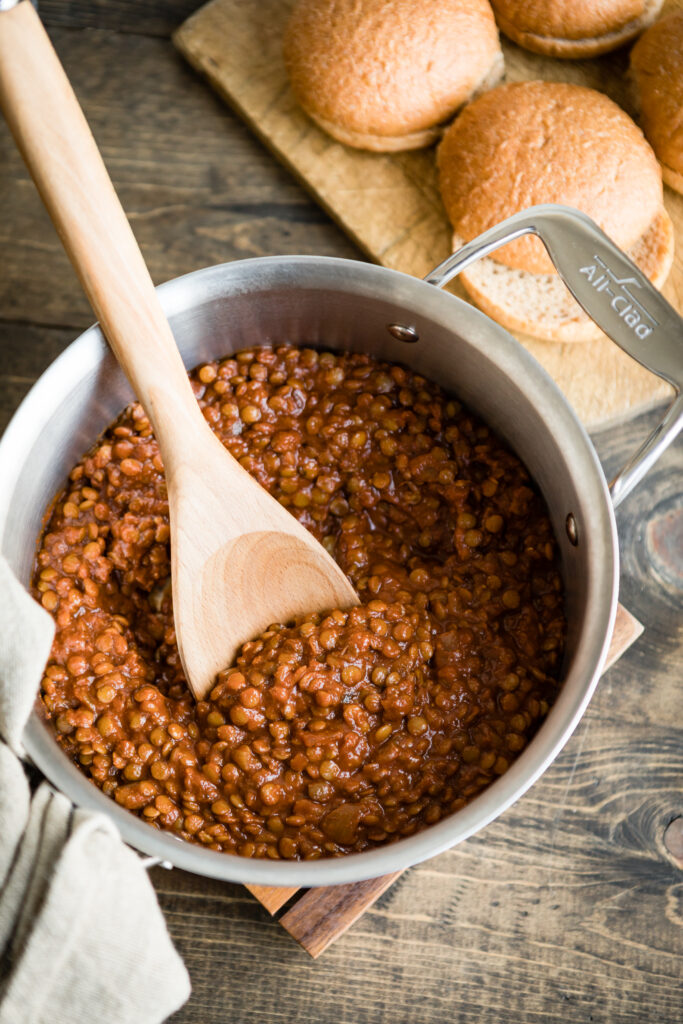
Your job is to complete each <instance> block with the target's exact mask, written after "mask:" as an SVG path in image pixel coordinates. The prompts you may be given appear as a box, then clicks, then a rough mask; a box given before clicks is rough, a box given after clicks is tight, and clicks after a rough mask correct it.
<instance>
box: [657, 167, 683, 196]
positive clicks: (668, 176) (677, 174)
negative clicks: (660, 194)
mask: <svg viewBox="0 0 683 1024" xmlns="http://www.w3.org/2000/svg"><path fill="white" fill-rule="evenodd" d="M661 167H662V177H663V178H664V181H665V182H666V183H667V185H668V186H669V188H673V189H675V191H676V192H680V193H681V195H683V173H682V172H681V171H675V170H674V169H673V167H668V166H667V165H666V164H662V165H661Z"/></svg>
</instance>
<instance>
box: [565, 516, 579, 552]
mask: <svg viewBox="0 0 683 1024" xmlns="http://www.w3.org/2000/svg"><path fill="white" fill-rule="evenodd" d="M565 527H566V530H567V536H568V537H569V543H570V544H573V545H574V547H577V545H578V543H579V530H578V527H577V525H576V519H574V516H573V513H571V512H570V513H569V515H568V516H567V519H566V521H565Z"/></svg>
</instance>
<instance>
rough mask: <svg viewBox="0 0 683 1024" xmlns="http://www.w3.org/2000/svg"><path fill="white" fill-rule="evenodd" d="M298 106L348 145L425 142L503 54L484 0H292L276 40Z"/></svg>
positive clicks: (497, 70)
mask: <svg viewBox="0 0 683 1024" xmlns="http://www.w3.org/2000/svg"><path fill="white" fill-rule="evenodd" d="M284 57H285V65H286V67H287V72H288V74H289V78H290V82H291V85H292V90H293V92H294V95H295V96H296V98H297V100H298V101H299V103H300V104H301V106H302V107H303V108H304V110H305V111H306V112H307V113H308V114H309V115H310V116H311V117H312V118H313V119H314V120H315V121H317V122H318V124H320V125H321V126H322V127H323V128H325V129H326V130H327V131H328V132H329V133H330V134H332V135H334V137H335V138H337V139H340V141H342V142H345V143H347V144H349V145H356V146H362V147H364V148H368V149H379V150H391V149H405V148H414V147H416V146H420V145H427V144H429V143H430V142H432V141H434V139H435V138H436V137H437V132H436V126H438V125H439V124H440V123H442V122H443V121H445V120H447V119H448V118H449V117H451V116H452V115H453V113H454V112H455V111H456V110H457V109H458V107H460V106H461V105H462V104H463V103H464V102H465V101H466V100H467V99H469V98H470V96H471V95H472V94H473V93H474V92H475V91H476V90H477V89H479V88H484V87H486V85H487V84H493V83H494V82H495V81H497V80H498V78H499V77H500V74H501V73H502V66H503V59H502V54H501V50H500V43H499V40H498V30H497V29H496V23H495V20H494V17H493V12H492V10H491V7H490V6H489V3H488V0H439V2H438V3H435V2H434V0H298V2H297V3H296V5H295V6H294V9H293V10H292V13H291V15H290V18H289V21H288V23H287V27H286V30H285V37H284Z"/></svg>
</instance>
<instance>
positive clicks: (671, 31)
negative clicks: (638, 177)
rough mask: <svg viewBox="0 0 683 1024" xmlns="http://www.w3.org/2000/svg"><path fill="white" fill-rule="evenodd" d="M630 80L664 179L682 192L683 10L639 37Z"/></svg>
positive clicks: (633, 56)
mask: <svg viewBox="0 0 683 1024" xmlns="http://www.w3.org/2000/svg"><path fill="white" fill-rule="evenodd" d="M631 80H632V82H633V85H634V90H635V93H636V103H637V105H638V108H639V110H640V123H641V125H642V127H643V130H644V132H645V135H646V137H647V139H648V141H649V142H650V144H651V146H652V148H653V149H654V151H655V154H656V156H657V159H658V160H659V162H660V164H661V167H662V176H663V178H664V181H665V182H666V183H667V185H670V186H671V188H674V189H676V191H677V192H681V193H683V11H679V12H678V13H676V14H672V15H671V16H670V17H668V18H663V19H662V20H661V21H658V22H655V24H654V25H653V26H652V28H649V29H648V30H647V32H646V33H645V34H644V35H643V36H642V37H641V38H640V39H639V40H638V42H637V43H636V45H635V46H634V47H633V50H632V51H631Z"/></svg>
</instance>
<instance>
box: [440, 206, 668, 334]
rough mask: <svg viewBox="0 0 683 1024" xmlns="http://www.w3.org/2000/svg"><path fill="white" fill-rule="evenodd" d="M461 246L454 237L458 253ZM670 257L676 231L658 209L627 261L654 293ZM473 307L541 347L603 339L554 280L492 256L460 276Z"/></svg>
mask: <svg viewBox="0 0 683 1024" xmlns="http://www.w3.org/2000/svg"><path fill="white" fill-rule="evenodd" d="M462 244H463V240H462V239H461V238H459V237H458V236H457V235H454V236H453V245H454V248H455V249H457V248H459V247H460V246H461V245H462ZM673 255H674V229H673V224H672V222H671V218H670V217H669V215H668V213H667V212H666V210H665V209H664V207H661V209H660V211H659V213H658V214H657V215H656V217H655V219H654V220H653V221H652V224H651V225H650V227H649V228H648V230H647V231H646V232H645V234H644V235H642V236H641V237H640V238H639V239H638V241H637V242H636V244H635V245H634V246H632V247H631V249H630V250H629V256H630V257H631V259H632V260H633V261H634V263H636V264H637V265H638V266H639V267H640V269H641V270H642V271H643V273H644V274H645V275H646V277H648V278H649V279H650V281H652V283H653V284H654V286H655V287H656V288H661V287H662V285H663V284H664V282H665V281H666V278H667V275H668V273H669V270H670V269H671V264H672V262H673ZM460 280H461V281H462V283H463V285H464V286H465V289H466V290H467V292H468V294H469V295H470V297H471V298H472V299H473V301H474V302H475V303H476V304H477V306H478V307H479V308H480V309H481V310H482V311H483V312H484V313H487V314H488V315H489V316H490V317H491V318H492V319H493V320H496V321H497V322H498V323H499V324H502V326H503V327H507V328H508V330H512V331H521V332H522V333H523V334H529V335H531V337H533V338H541V339H544V340H545V341H561V342H573V341H576V342H581V341H593V340H595V339H596V338H600V337H604V335H603V332H602V331H601V330H600V328H599V327H598V326H597V324H595V323H594V322H593V321H592V320H591V319H590V317H589V316H588V315H587V314H586V313H584V311H583V309H582V308H581V306H579V304H578V302H577V301H576V299H575V298H574V297H573V296H572V294H571V293H570V291H569V289H568V288H567V286H566V285H565V284H564V282H563V281H562V279H561V278H560V277H558V275H557V274H532V273H530V272H529V271H527V270H513V269H511V268H510V267H506V266H504V264H502V263H498V262H496V260H494V259H492V258H491V257H490V256H489V257H486V258H485V259H482V260H479V262H478V263H475V264H474V265H473V266H472V267H470V268H469V270H464V271H463V272H462V273H461V274H460Z"/></svg>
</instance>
